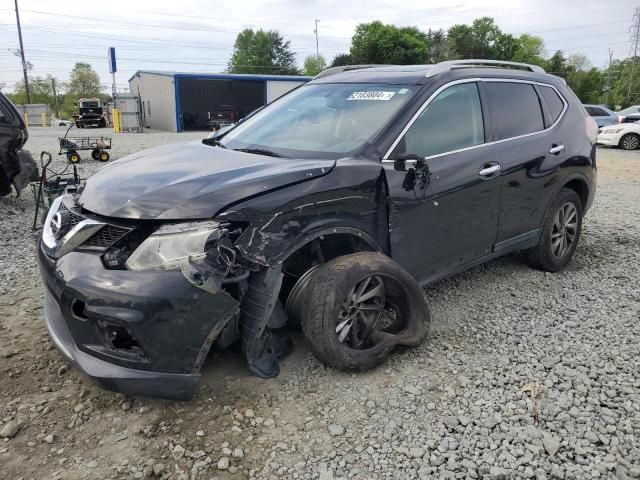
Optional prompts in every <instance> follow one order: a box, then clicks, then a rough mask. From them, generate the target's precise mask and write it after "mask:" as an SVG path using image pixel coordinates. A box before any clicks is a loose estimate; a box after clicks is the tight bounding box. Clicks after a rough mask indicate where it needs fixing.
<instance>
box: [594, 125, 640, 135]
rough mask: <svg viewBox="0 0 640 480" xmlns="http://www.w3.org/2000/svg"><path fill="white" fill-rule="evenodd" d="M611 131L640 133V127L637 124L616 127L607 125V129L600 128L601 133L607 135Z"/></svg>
mask: <svg viewBox="0 0 640 480" xmlns="http://www.w3.org/2000/svg"><path fill="white" fill-rule="evenodd" d="M611 130H632V131H640V125H637V124H635V123H616V124H615V125H607V126H605V127H602V128H600V133H606V132H609V131H611Z"/></svg>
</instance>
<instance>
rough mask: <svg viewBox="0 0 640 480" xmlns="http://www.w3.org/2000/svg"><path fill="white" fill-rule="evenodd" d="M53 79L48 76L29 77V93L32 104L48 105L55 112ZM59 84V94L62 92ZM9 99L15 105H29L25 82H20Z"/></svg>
mask: <svg viewBox="0 0 640 480" xmlns="http://www.w3.org/2000/svg"><path fill="white" fill-rule="evenodd" d="M52 79H53V77H52V76H51V75H47V76H46V77H29V93H30V94H31V103H46V104H48V105H49V106H50V107H51V110H52V111H53V109H54V107H55V98H54V97H53V87H52V86H51V80H52ZM56 82H57V83H58V86H57V88H58V92H59V91H60V90H61V85H60V83H59V82H58V81H57V80H56ZM8 96H9V98H10V99H11V101H12V102H13V103H15V104H18V105H22V104H25V103H27V92H26V90H25V88H24V81H22V80H21V81H19V82H18V83H17V85H16V87H15V89H14V92H13V93H10V94H9V95H8Z"/></svg>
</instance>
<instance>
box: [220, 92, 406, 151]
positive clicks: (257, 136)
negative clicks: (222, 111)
mask: <svg viewBox="0 0 640 480" xmlns="http://www.w3.org/2000/svg"><path fill="white" fill-rule="evenodd" d="M417 89H418V87H416V86H406V85H385V84H354V83H350V84H322V85H306V86H304V87H301V88H298V89H297V90H295V91H293V92H291V93H290V94H288V95H287V96H286V97H283V98H282V99H280V100H278V101H277V102H276V103H274V104H273V105H270V106H268V107H267V108H265V109H264V110H262V111H261V112H258V113H256V114H255V115H254V116H253V117H251V118H248V119H247V120H246V121H245V122H243V123H242V124H240V125H238V127H236V128H235V129H233V130H232V131H230V132H229V133H228V134H227V135H225V136H224V138H223V139H222V144H223V145H224V147H226V148H229V149H235V150H245V151H247V150H249V151H252V150H253V151H255V153H264V152H265V151H268V152H271V153H273V154H276V155H277V156H283V157H295V158H340V157H342V156H345V154H347V153H349V152H353V151H355V150H357V149H359V148H360V147H362V146H363V145H364V144H365V143H366V142H367V141H368V140H370V139H371V138H372V137H373V136H374V135H375V134H376V133H377V132H378V131H379V130H380V129H381V128H382V127H384V126H385V125H386V123H387V122H388V121H389V120H390V119H391V117H392V116H393V115H394V114H395V113H396V112H397V111H398V110H399V109H400V107H402V106H403V105H404V104H405V103H406V102H407V101H408V100H409V99H410V98H411V97H412V96H413V94H414V93H415V92H416V90H417ZM258 151H260V152H258Z"/></svg>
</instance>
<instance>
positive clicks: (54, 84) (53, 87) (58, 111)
mask: <svg viewBox="0 0 640 480" xmlns="http://www.w3.org/2000/svg"><path fill="white" fill-rule="evenodd" d="M51 88H52V89H53V98H54V99H55V101H56V118H60V110H59V108H58V93H57V92H56V79H55V78H52V79H51Z"/></svg>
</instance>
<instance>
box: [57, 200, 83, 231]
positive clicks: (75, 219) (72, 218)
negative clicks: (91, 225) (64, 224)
mask: <svg viewBox="0 0 640 480" xmlns="http://www.w3.org/2000/svg"><path fill="white" fill-rule="evenodd" d="M58 210H59V211H67V212H69V228H68V229H67V231H69V230H71V229H72V228H73V227H75V226H76V225H78V224H79V223H80V222H81V221H82V220H84V217H82V216H81V215H78V214H77V213H75V212H73V211H71V210H69V209H68V208H67V207H66V206H65V205H64V203H61V204H60V208H59V209H58ZM65 233H66V232H65Z"/></svg>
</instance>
